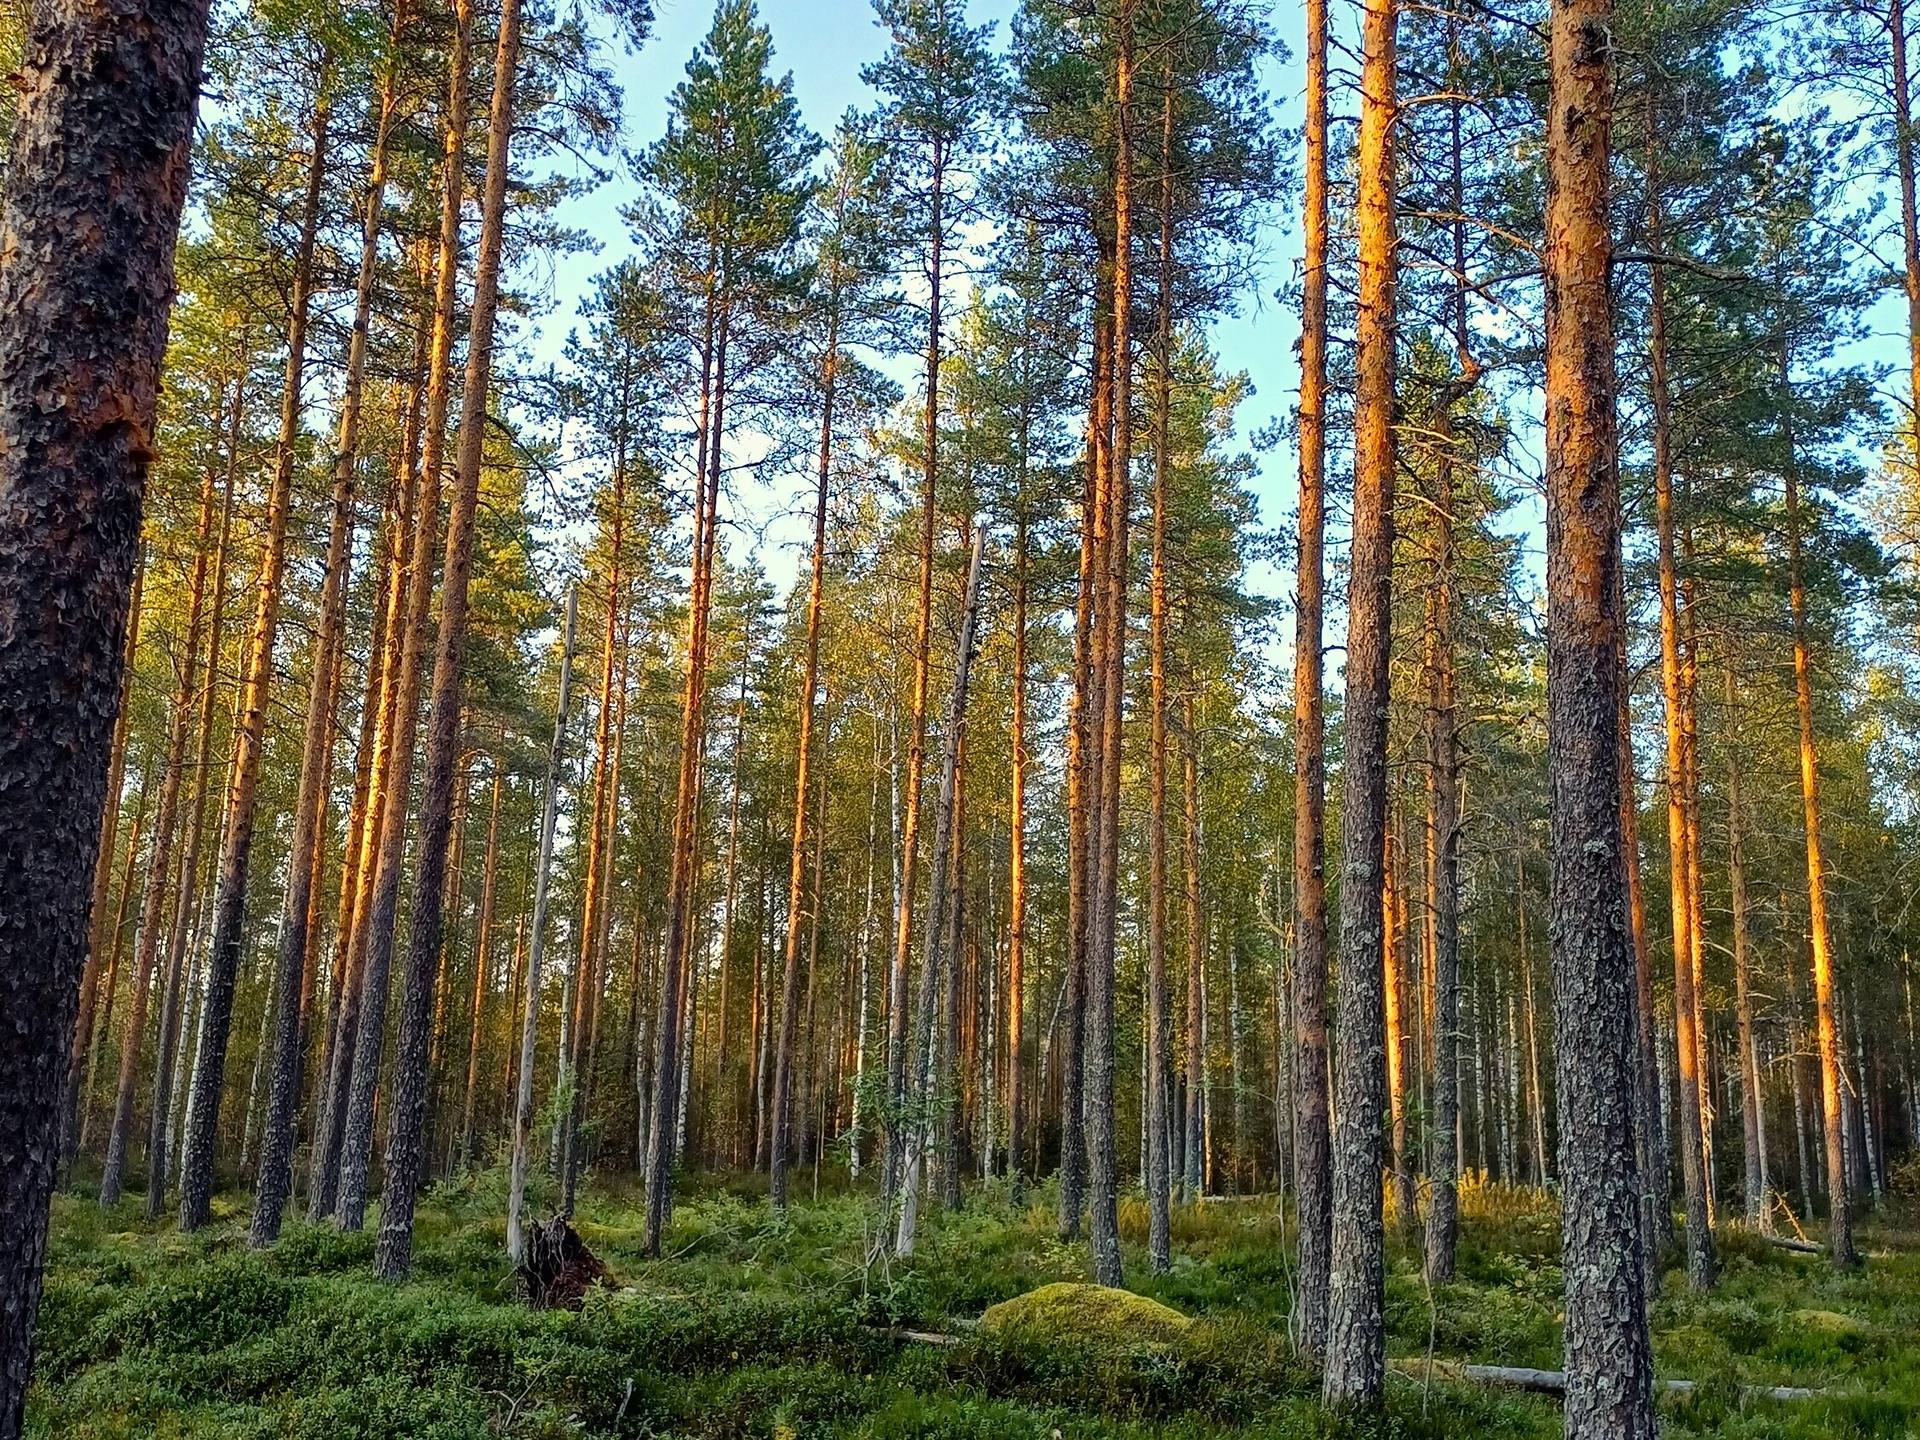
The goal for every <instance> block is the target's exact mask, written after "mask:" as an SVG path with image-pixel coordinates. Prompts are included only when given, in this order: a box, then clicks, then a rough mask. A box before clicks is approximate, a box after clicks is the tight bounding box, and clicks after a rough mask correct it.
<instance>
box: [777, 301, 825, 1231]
mask: <svg viewBox="0 0 1920 1440" xmlns="http://www.w3.org/2000/svg"><path fill="white" fill-rule="evenodd" d="M835 299H836V300H837V297H835ZM839 365H840V316H839V310H838V308H837V305H835V306H834V307H833V308H830V310H829V313H828V316H827V334H826V354H825V356H824V357H823V358H822V360H821V363H820V455H819V462H818V465H817V467H816V468H817V475H816V481H815V486H814V495H813V555H812V561H811V564H810V565H809V567H808V571H807V638H806V650H805V657H806V658H805V659H804V660H803V661H802V662H801V667H800V698H799V721H798V732H797V734H796V736H795V738H794V762H793V843H792V846H791V847H790V849H789V852H788V856H787V934H786V945H785V948H784V950H783V951H782V952H781V966H780V1038H779V1043H778V1045H776V1046H775V1049H774V1060H773V1138H772V1142H771V1145H770V1147H769V1149H768V1152H767V1174H768V1186H767V1194H768V1198H769V1199H770V1200H771V1201H772V1202H773V1207H774V1209H776V1210H785V1209H786V1206H787V1149H788V1130H789V1128H790V1126H791V1123H792V1109H793V1043H794V1026H795V1024H796V1021H797V1014H796V1011H797V1007H798V1004H799V998H800V921H801V912H802V909H803V906H802V904H801V900H802V885H803V877H804V874H805V870H806V862H807V783H808V779H809V777H810V775H811V773H812V767H813V716H814V710H815V708H816V700H817V693H818V691H819V688H820V620H821V600H822V593H823V591H824V590H825V587H826V573H827V489H828V481H829V480H830V479H831V478H832V474H833V402H834V392H835V387H836V385H837V384H838V380H839ZM814 904H815V905H816V906H818V904H819V897H818V896H817V895H816V896H815V898H814Z"/></svg>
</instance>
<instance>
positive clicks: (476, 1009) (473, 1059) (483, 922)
mask: <svg viewBox="0 0 1920 1440" xmlns="http://www.w3.org/2000/svg"><path fill="white" fill-rule="evenodd" d="M505 738H506V737H505V736H504V735H503V736H502V737H501V740H502V748H504V742H505ZM504 778H505V775H504V771H503V769H502V766H501V762H500V756H499V755H498V754H496V755H495V756H494V759H493V785H492V791H493V793H492V795H491V796H490V797H489V799H488V801H487V855H486V860H485V862H484V866H483V868H482V870H481V878H480V921H479V925H478V928H477V931H476V934H475V938H474V946H473V1005H472V1008H471V1010H470V1011H469V1023H468V1027H467V1080H466V1085H465V1087H464V1093H463V1096H462V1099H461V1101H460V1142H459V1144H458V1146H457V1147H456V1148H455V1150H454V1166H455V1168H457V1169H469V1168H471V1167H472V1166H473V1165H475V1164H476V1163H477V1162H478V1160H479V1157H480V1147H479V1140H478V1137H477V1136H476V1134H475V1132H474V1097H475V1093H476V1092H477V1090H478V1089H479V1084H480V1037H481V1034H482V1033H483V1031H484V1030H485V1028H486V1027H485V1023H484V1022H485V1019H486V1004H487V970H488V966H489V963H490V951H491V947H492V941H493V906H494V895H495V882H496V879H497V876H498V871H499V860H500V791H501V788H502V782H503V780H504Z"/></svg>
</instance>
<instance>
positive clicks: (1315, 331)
mask: <svg viewBox="0 0 1920 1440" xmlns="http://www.w3.org/2000/svg"><path fill="white" fill-rule="evenodd" d="M1306 26H1307V35H1306V52H1307V55H1306V59H1307V90H1306V128H1305V152H1306V153H1305V164H1306V207H1305V212H1304V217H1303V224H1304V232H1305V234H1304V241H1305V255H1304V259H1303V262H1302V270H1301V290H1300V409H1299V434H1300V498H1299V505H1298V515H1297V543H1298V550H1299V553H1298V557H1297V561H1296V564H1295V570H1296V572H1297V576H1298V578H1297V586H1298V593H1297V596H1296V598H1295V602H1294V620H1293V906H1294V919H1293V935H1294V949H1293V986H1294V993H1293V1020H1294V1053H1293V1097H1294V1101H1293V1103H1294V1141H1293V1193H1294V1206H1295V1209H1296V1211H1297V1214H1298V1220H1299V1227H1300V1236H1299V1241H1298V1246H1297V1249H1296V1251H1295V1255H1294V1263H1295V1268H1296V1269H1297V1271H1298V1273H1299V1280H1298V1282H1297V1285H1296V1293H1297V1294H1298V1297H1299V1298H1298V1301H1297V1303H1296V1305H1295V1307H1294V1310H1293V1313H1292V1315H1291V1316H1290V1318H1289V1321H1288V1324H1289V1327H1290V1329H1291V1330H1292V1332H1293V1342H1294V1344H1295V1345H1297V1346H1299V1347H1300V1349H1301V1350H1303V1351H1304V1352H1306V1353H1307V1354H1309V1355H1318V1354H1320V1353H1321V1351H1322V1350H1323V1349H1324V1347H1325V1344H1326V1331H1327V1283H1328V1277H1329V1273H1330V1266H1331V1259H1330V1255H1331V1244H1332V1225H1333V1218H1332V1216H1333V1211H1332V1203H1333V1201H1332V1189H1331V1184H1332V1181H1331V1175H1332V1170H1331V1165H1332V1160H1331V1156H1332V1150H1331V1144H1332V1140H1331V1130H1330V1121H1329V1109H1328V1100H1329V1097H1328V1094H1327V877H1326V863H1327V847H1326V793H1327V771H1326V732H1325V720H1324V716H1323V713H1322V709H1321V702H1320V692H1321V685H1322V675H1321V660H1322V655H1321V647H1322V636H1321V626H1322V614H1323V610H1324V607H1325V577H1324V571H1325V560H1324V558H1323V552H1324V546H1325V543H1326V513H1327V512H1326V474H1327V458H1326V457H1327V416H1326V404H1327V0H1306ZM1191 1023H1192V1022H1191V1021H1189V1024H1191ZM1193 1078H1194V1077H1193V1076H1192V1075H1189V1077H1188V1081H1189V1084H1191V1083H1192V1081H1193ZM1189 1103H1191V1102H1189ZM1193 1138H1194V1137H1193V1135H1192V1127H1189V1135H1188V1148H1189V1149H1190V1150H1191V1148H1192V1141H1193Z"/></svg>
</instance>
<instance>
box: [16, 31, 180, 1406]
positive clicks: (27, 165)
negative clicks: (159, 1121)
mask: <svg viewBox="0 0 1920 1440" xmlns="http://www.w3.org/2000/svg"><path fill="white" fill-rule="evenodd" d="M206 30H207V7H206V5H205V4H203V3H200V0H177V3H159V0H105V3H98V4H94V5H89V6H84V7H83V6H75V5H68V4H47V5H40V6H37V7H35V9H34V12H33V17H32V20H31V23H30V25H29V27H28V34H27V40H26V46H25V49H24V52H23V54H24V58H23V61H22V64H21V69H20V72H19V76H18V78H17V80H16V85H17V88H18V90H19V92H20V99H19V116H18V120H17V123H16V128H15V130H14V134H13V142H12V148H11V150H10V151H9V154H8V160H7V170H6V176H5V183H4V185H3V186H0V197H3V198H0V437H4V441H5V443H4V445H0V615H4V616H5V617H6V619H5V622H4V623H3V624H0V710H4V716H5V723H4V725H3V726H0V734H3V735H4V736H5V737H6V738H5V741H4V745H3V746H0V837H3V838H0V916H3V917H4V920H0V1033H4V1034H6V1035H7V1036H8V1037H9V1039H8V1043H7V1044H6V1045H5V1046H4V1047H0V1295H5V1296H6V1297H7V1299H6V1303H5V1305H4V1306H0V1440H13V1437H15V1436H17V1435H18V1434H19V1433H20V1431H21V1427H22V1424H23V1421H24V1407H25V1403H26V1390H27V1379H28V1374H29V1370H30V1366H31V1362H32V1345H31V1340H32V1334H33V1323H34V1317H35V1315H36V1313H37V1311H38V1309H39V1303H40V1284H41V1276H42V1266H43V1262H44V1259H45V1254H46V1237H47V1203H48V1199H49V1196H50V1194H51V1191H52V1188H53V1179H54V1163H55V1159H56V1157H57V1155H58V1151H59V1146H60V1136H59V1133H58V1132H59V1124H60V1104H61V1099H62V1096H63V1093H64V1089H65V1086H66V1084H67V1075H68V1071H69V1068H70V1065H71V1060H72V1053H73V1039H74V1019H75V1011H76V1009H77V1007H78V990H79V982H80V978H81V972H82V970H83V969H84V967H85V964H86V953H87V922H88V915H87V904H88V901H89V900H90V898H91V892H92V889H93V885H92V881H93V877H94V875H95V874H96V866H97V862H98V859H99V854H100V850H101V820H102V816H103V812H104V810H105V808H106V779H107V772H108V769H109V767H110V764H111V760H110V756H109V753H108V752H109V750H110V748H111V744H112V736H113V730H114V726H115V724H116V722H117V718H118V711H119V704H120V695H121V682H122V667H123V663H124V659H125V650H124V647H125V643H126V638H127V634H126V632H127V625H128V621H127V614H128V602H129V598H130V597H129V590H130V588H131V581H132V578H133V572H134V567H135V556H136V554H137V552H138V550H139V543H140V509H141V497H142V493H143V491H144V489H145V486H146V478H147V468H148V465H149V464H150V463H151V459H152V449H153V446H152V432H153V417H154V402H155V397H156V394H157V391H158V386H159V371H160V361H161V356H162V354H163V353H164V351H165V349H166V342H167V320H168V316H169V312H170V309H171V306H172V302H173V292H174V274H173V248H174V241H175V238H176V236H177V234H178V231H179V224H180V211H181V206H182V204H183V202H184V199H185V194H186V183H187V160H188V147H189V145H190V142H191V132H192V126H193V111H194V102H195V97H196V95H197V93H198V90H199V84H200V66H201V57H202V49H203V46H204V44H205V39H206Z"/></svg>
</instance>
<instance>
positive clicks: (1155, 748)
mask: <svg viewBox="0 0 1920 1440" xmlns="http://www.w3.org/2000/svg"><path fill="white" fill-rule="evenodd" d="M1162 80H1163V83H1162V89H1161V96H1160V267H1159V294H1158V296H1157V297H1156V301H1155V323H1154V357H1155V358H1154V382H1153V558H1152V570H1151V579H1150V581H1149V592H1148V614H1149V622H1148V623H1149V638H1148V645H1149V649H1150V653H1149V660H1148V666H1149V680H1148V687H1149V701H1148V703H1149V707H1150V710H1151V714H1150V717H1149V725H1150V727H1151V733H1150V735H1149V738H1148V741H1147V751H1148V754H1147V765H1148V780H1149V786H1148V799H1147V1035H1146V1047H1147V1067H1146V1092H1147V1093H1146V1106H1147V1163H1146V1184H1147V1263H1148V1265H1149V1266H1151V1267H1152V1269H1153V1271H1154V1273H1155V1274H1164V1273H1165V1272H1166V1271H1167V1270H1168V1268H1169V1267H1170V1266H1171V1265H1172V1263H1173V1222H1172V1215H1171V1209H1172V1198H1173V1197H1172V1189H1173V1186H1172V1176H1171V1174H1170V1173H1169V1169H1168V1160H1169V1152H1170V1150H1171V1148H1172V1147H1171V1144H1170V1142H1169V1140H1168V1135H1167V1131H1168V1116H1167V1068H1168V1058H1169V1055H1170V1041H1169V1038H1168V1017H1167V470H1168V463H1169V462H1168V456H1167V428H1168V425H1167V417H1168V411H1169V410H1170V409H1171V408H1172V376H1171V374H1170V367H1171V365H1172V363H1173V153H1172V152H1173V84H1172V75H1171V73H1168V74H1166V75H1164V76H1163V77H1162Z"/></svg>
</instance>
